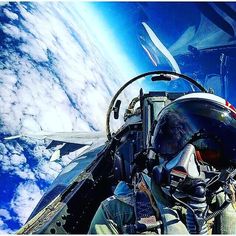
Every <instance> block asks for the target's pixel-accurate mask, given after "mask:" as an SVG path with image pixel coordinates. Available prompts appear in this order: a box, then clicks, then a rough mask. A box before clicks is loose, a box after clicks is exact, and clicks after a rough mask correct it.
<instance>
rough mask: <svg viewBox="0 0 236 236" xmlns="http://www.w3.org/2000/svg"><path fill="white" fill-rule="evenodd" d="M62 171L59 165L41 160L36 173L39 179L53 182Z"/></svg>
mask: <svg viewBox="0 0 236 236" xmlns="http://www.w3.org/2000/svg"><path fill="white" fill-rule="evenodd" d="M61 169H62V167H61V165H60V164H59V163H56V162H48V161H46V160H41V161H40V162H39V164H38V166H37V168H36V169H35V171H34V172H35V174H36V176H37V178H39V179H43V180H46V181H48V182H52V181H53V180H54V179H55V178H56V176H57V175H58V173H59V172H60V171H61Z"/></svg>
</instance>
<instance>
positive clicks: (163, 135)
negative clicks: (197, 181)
mask: <svg viewBox="0 0 236 236" xmlns="http://www.w3.org/2000/svg"><path fill="white" fill-rule="evenodd" d="M157 120H158V122H157V126H156V128H155V131H154V137H153V146H154V149H155V151H156V152H157V153H158V154H160V155H161V156H163V157H167V158H171V157H173V156H174V155H176V154H177V153H178V152H179V151H181V150H182V149H183V148H184V147H185V145H186V144H187V143H192V144H193V145H194V146H195V148H196V149H197V150H198V151H201V153H202V154H203V155H202V157H203V158H204V157H205V158H204V159H205V160H204V161H208V162H209V160H212V163H214V164H215V165H217V166H225V165H231V164H233V165H236V119H235V113H234V112H233V111H231V110H230V109H227V108H226V107H224V106H223V105H221V104H219V103H216V102H212V101H210V100H199V99H185V100H179V101H175V102H173V103H171V104H170V105H168V106H167V107H165V108H164V109H163V110H162V111H161V113H160V114H159V116H158V118H157ZM208 154H209V155H211V156H209V157H208ZM213 154H215V159H214V155H213ZM207 157H208V158H207ZM210 164H211V163H210Z"/></svg>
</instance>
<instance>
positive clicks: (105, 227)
mask: <svg viewBox="0 0 236 236" xmlns="http://www.w3.org/2000/svg"><path fill="white" fill-rule="evenodd" d="M88 234H118V231H117V229H116V228H115V227H114V226H113V225H112V224H111V223H110V222H109V220H108V219H107V217H106V214H105V212H104V209H103V204H100V206H99V208H98V210H97V212H96V214H95V215H94V217H93V220H92V222H91V224H90V227H89V231H88Z"/></svg>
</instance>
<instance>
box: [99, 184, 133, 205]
mask: <svg viewBox="0 0 236 236" xmlns="http://www.w3.org/2000/svg"><path fill="white" fill-rule="evenodd" d="M122 203H125V204H128V205H130V206H134V204H135V195H134V191H133V189H132V188H130V187H129V185H128V184H127V183H126V182H124V181H120V182H119V184H118V185H117V186H116V188H115V191H114V195H113V196H111V197H109V198H107V199H106V200H104V201H103V205H104V206H105V207H106V206H108V205H109V206H111V205H113V204H122Z"/></svg>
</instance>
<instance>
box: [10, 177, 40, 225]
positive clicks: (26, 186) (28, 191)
mask: <svg viewBox="0 0 236 236" xmlns="http://www.w3.org/2000/svg"><path fill="white" fill-rule="evenodd" d="M42 194H43V193H42V191H41V190H40V189H39V187H38V186H37V185H36V184H35V183H33V182H30V181H26V182H24V183H21V184H20V185H19V186H18V187H17V189H16V193H15V195H14V197H13V199H12V201H11V209H12V210H13V211H14V212H15V213H16V214H17V217H18V220H19V222H20V224H21V225H23V224H24V223H25V222H26V220H27V219H28V217H29V215H30V214H31V212H32V210H33V208H34V207H35V206H36V204H37V203H38V201H39V200H40V198H41V197H42Z"/></svg>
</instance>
